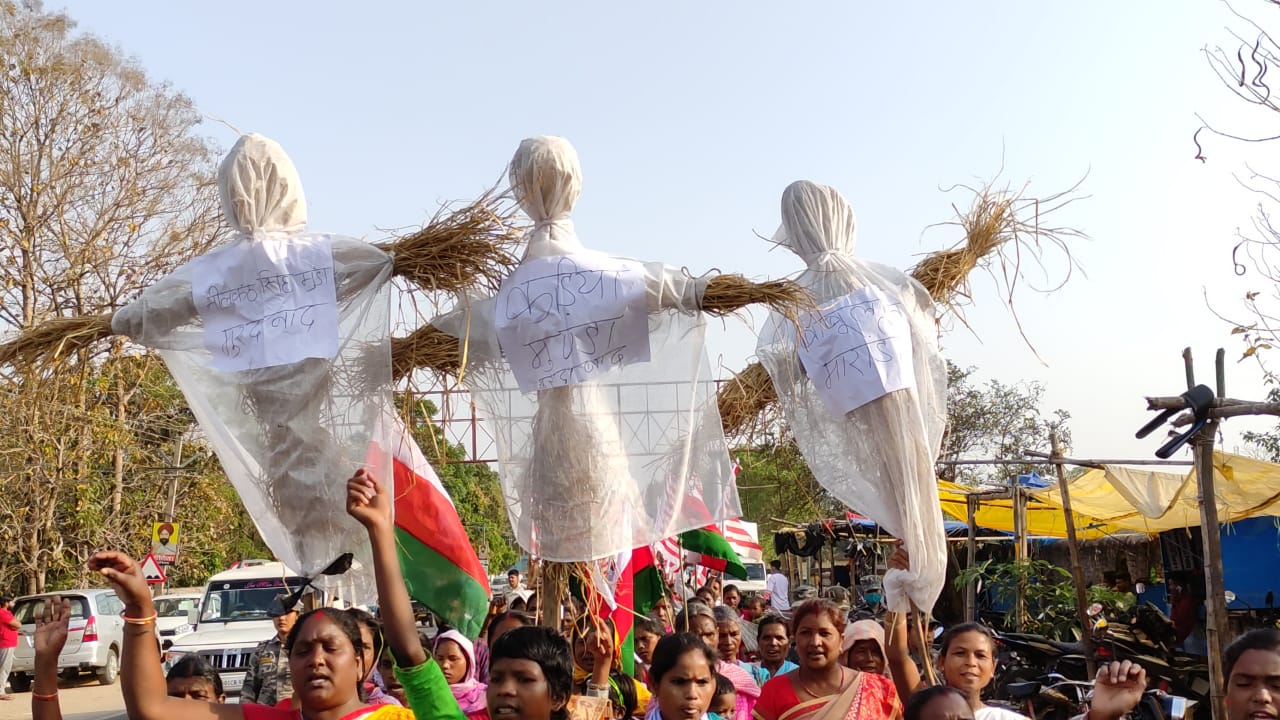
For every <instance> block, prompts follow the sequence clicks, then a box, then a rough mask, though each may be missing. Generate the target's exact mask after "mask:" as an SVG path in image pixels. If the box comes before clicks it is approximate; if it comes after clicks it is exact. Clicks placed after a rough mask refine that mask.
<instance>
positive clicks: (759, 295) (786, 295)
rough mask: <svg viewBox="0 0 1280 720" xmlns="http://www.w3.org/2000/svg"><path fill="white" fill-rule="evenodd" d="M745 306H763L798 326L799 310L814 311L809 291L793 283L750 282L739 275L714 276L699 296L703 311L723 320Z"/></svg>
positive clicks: (772, 281) (783, 281) (775, 281)
mask: <svg viewBox="0 0 1280 720" xmlns="http://www.w3.org/2000/svg"><path fill="white" fill-rule="evenodd" d="M748 305H764V306H766V307H768V308H769V309H770V310H773V311H774V312H776V313H778V314H779V315H782V316H783V317H785V318H787V319H788V320H791V321H792V322H798V320H799V312H800V311H801V310H804V309H807V308H812V307H813V298H812V297H810V296H809V291H807V290H805V289H804V288H802V287H800V286H799V285H797V284H796V283H795V282H794V281H792V280H769V281H767V282H759V283H758V282H753V281H751V280H748V279H746V278H744V277H743V276H741V275H717V276H716V277H713V278H711V280H710V281H709V282H708V283H707V289H706V291H705V292H703V293H702V311H703V312H706V313H709V314H711V315H715V316H716V317H724V316H725V315H730V314H733V313H735V312H737V311H738V310H741V309H742V308H744V307H746V306H748Z"/></svg>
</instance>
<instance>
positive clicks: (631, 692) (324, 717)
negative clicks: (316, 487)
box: [32, 471, 1280, 720]
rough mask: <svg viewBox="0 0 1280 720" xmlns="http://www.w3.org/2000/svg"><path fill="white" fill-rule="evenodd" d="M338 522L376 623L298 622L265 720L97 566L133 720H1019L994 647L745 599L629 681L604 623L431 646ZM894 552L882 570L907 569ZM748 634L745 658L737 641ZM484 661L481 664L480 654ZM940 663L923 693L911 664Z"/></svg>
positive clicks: (1102, 713)
mask: <svg viewBox="0 0 1280 720" xmlns="http://www.w3.org/2000/svg"><path fill="white" fill-rule="evenodd" d="M348 512H349V513H350V514H351V515H352V516H353V517H354V518H355V519H357V520H358V521H359V522H360V523H361V524H362V525H363V526H364V527H365V528H366V529H367V531H368V534H369V539H370V542H371V545H372V548H373V553H374V569H375V574H376V580H377V590H378V600H379V611H380V618H374V617H373V616H371V615H369V614H367V613H364V612H362V611H358V610H338V609H334V608H323V607H322V608H317V609H314V610H311V611H309V612H307V613H305V614H303V615H302V616H301V617H300V618H299V619H298V621H297V622H296V623H295V625H294V627H293V629H292V630H291V632H290V633H289V636H288V639H287V641H286V649H287V653H288V662H289V664H290V677H291V682H292V685H293V695H292V698H290V699H288V700H284V701H282V702H281V703H280V704H279V705H278V706H276V707H268V706H263V705H252V704H228V703H226V702H225V697H224V694H223V690H222V686H221V681H220V679H219V676H218V673H217V672H216V671H215V670H214V669H213V668H211V667H209V665H208V664H207V663H205V662H204V661H203V660H201V659H199V658H198V657H196V656H189V657H185V658H183V659H182V660H180V661H179V662H178V663H176V664H175V665H174V666H173V667H172V668H170V670H169V672H168V675H167V677H166V675H165V673H164V671H163V669H162V666H161V662H160V653H159V652H158V650H159V648H158V646H157V644H156V635H155V632H154V623H155V619H156V612H155V607H154V606H153V605H152V602H151V594H150V592H149V591H148V588H147V584H146V581H145V579H144V578H143V576H142V573H141V570H140V568H139V567H138V564H137V563H136V562H134V561H133V560H132V559H131V558H129V557H128V556H126V555H124V554H121V553H118V552H101V553H98V554H96V555H94V556H93V557H92V558H91V559H90V561H89V563H90V567H91V568H92V569H93V570H95V571H96V572H98V573H100V574H101V575H102V576H103V577H104V578H105V579H106V581H107V582H109V583H110V584H111V585H112V586H113V587H114V588H115V590H116V593H117V594H118V596H119V598H120V599H121V600H122V601H123V602H124V604H125V622H126V631H125V639H124V648H123V653H122V663H123V665H122V674H121V681H122V688H123V693H124V700H125V705H126V708H127V711H128V714H129V717H130V718H133V719H134V720H168V719H169V718H192V719H194V720H200V719H202V718H203V719H208V720H214V719H225V720H231V719H234V720H300V719H305V720H395V719H396V718H418V719H419V720H446V719H447V720H462V718H464V717H465V718H467V719H468V720H480V719H481V718H491V719H492V720H570V718H573V720H579V719H581V720H629V719H630V718H636V719H639V720H730V718H732V720H752V719H753V718H754V719H756V720H898V719H899V718H905V719H906V720H1016V718H1017V717H1019V716H1016V714H1014V713H1012V712H1011V711H1008V710H1003V709H1000V708H995V707H988V706H986V705H985V704H984V703H983V697H982V696H983V690H984V689H985V688H986V686H987V685H988V684H989V683H990V682H991V679H992V677H993V675H994V672H995V666H996V649H997V648H996V640H995V638H994V636H993V635H992V633H991V632H990V631H989V630H987V629H986V628H984V627H983V626H982V625H978V624H972V623H970V624H965V625H958V626H955V627H952V628H950V629H948V630H946V632H944V633H943V635H942V636H941V638H940V641H939V643H938V646H939V647H938V652H937V656H936V660H934V659H932V658H930V659H927V660H926V659H924V658H913V657H912V653H911V651H910V648H909V643H908V642H907V635H908V632H907V623H906V619H905V618H903V617H901V616H890V619H889V620H888V621H887V622H886V625H887V632H886V628H885V627H882V626H881V625H880V624H879V623H878V622H876V621H874V620H860V621H858V622H854V623H849V622H848V621H847V611H846V610H844V609H842V608H841V607H839V606H837V605H836V604H834V603H833V602H831V601H830V600H826V599H813V600H808V601H805V602H803V603H801V604H799V605H797V606H796V607H795V608H794V609H793V610H792V612H791V614H790V617H783V616H781V615H777V614H764V615H762V616H759V617H753V618H752V619H750V620H748V619H745V618H744V617H743V615H742V614H741V613H740V612H739V610H738V608H737V607H736V605H737V603H738V601H739V598H740V596H739V594H738V593H737V592H736V590H734V589H733V588H732V586H729V587H726V588H725V590H724V592H723V593H722V595H721V597H720V598H711V597H707V596H706V595H705V594H704V595H703V597H702V598H701V600H702V601H701V602H700V601H697V600H690V601H689V602H688V603H686V604H685V605H684V606H683V607H680V608H678V609H677V608H674V607H672V606H671V605H670V604H669V603H663V604H662V605H661V606H660V612H658V613H656V614H654V615H652V616H647V617H640V618H637V620H636V623H635V628H634V631H635V635H634V638H635V643H634V647H635V656H636V657H635V663H634V667H635V670H634V672H633V673H632V674H631V675H628V674H626V673H625V672H623V670H622V668H623V666H624V664H623V663H622V658H621V654H620V653H621V646H622V645H621V643H620V642H619V638H618V637H617V634H616V631H615V629H614V628H613V627H612V625H611V624H610V623H609V621H608V620H607V619H604V618H598V617H592V616H591V615H589V614H583V615H581V616H579V617H576V618H574V619H573V622H571V623H570V624H569V625H568V626H567V627H564V628H557V629H551V628H545V627H538V626H535V625H534V624H533V620H532V619H531V618H530V617H529V616H528V615H526V614H524V613H522V612H520V611H516V610H507V611H503V612H500V613H495V614H493V615H491V617H490V618H489V621H488V622H487V624H486V628H485V630H484V632H483V633H482V635H481V638H480V640H479V641H478V643H477V644H473V643H472V642H471V641H470V640H469V639H468V638H467V637H465V636H463V635H462V634H460V633H458V632H455V631H450V630H446V631H444V632H440V633H438V634H437V635H436V637H435V638H434V639H433V640H432V641H431V642H430V643H424V641H423V639H422V638H421V637H420V636H419V633H418V629H417V626H416V624H415V621H414V615H413V609H412V606H411V604H410V600H409V595H408V593H407V591H406V589H405V586H404V581H403V579H402V576H401V573H400V569H399V566H398V561H397V559H396V551H395V536H394V533H393V530H392V525H391V514H390V500H389V498H388V495H387V491H386V490H385V489H384V488H382V487H380V486H378V485H377V484H376V483H375V482H374V481H373V480H372V479H371V478H370V477H369V476H368V475H367V474H365V473H364V472H363V471H359V472H357V473H356V474H355V476H353V477H352V478H351V480H350V481H349V482H348ZM908 563H909V558H907V557H906V555H905V553H902V552H901V551H899V552H898V553H896V554H895V555H894V558H893V564H894V565H895V566H897V567H903V568H905V567H906V566H907V564H908ZM70 614H71V613H70V607H69V604H68V603H66V602H63V601H57V600H50V601H47V602H46V603H45V604H44V608H43V612H42V617H41V618H40V619H39V622H38V624H37V629H36V632H35V635H34V638H33V641H34V647H35V655H36V672H35V684H34V688H33V693H32V714H33V717H34V718H36V720H54V719H57V720H60V718H61V712H60V709H59V704H58V689H57V681H58V668H57V658H58V655H59V653H60V652H61V649H62V645H63V643H64V642H65V641H66V637H67V628H68V621H69V618H70ZM744 630H749V631H750V632H749V633H748V634H750V635H753V636H754V638H755V642H754V649H751V650H749V649H747V648H746V647H745V646H744V643H743V642H742V638H743V635H744ZM477 645H478V646H479V651H478V649H477ZM918 660H925V661H926V662H936V665H937V668H938V671H939V675H940V678H941V683H940V684H938V685H936V686H933V687H926V686H925V685H924V684H923V683H922V681H921V674H920V672H919V670H918V668H917V664H916V663H917V661H918ZM1224 665H1225V673H1226V675H1227V677H1228V679H1229V681H1228V686H1229V693H1230V694H1229V698H1228V707H1229V715H1230V720H1245V719H1246V718H1248V719H1249V720H1260V719H1261V718H1276V717H1277V716H1278V714H1280V713H1278V712H1277V710H1278V709H1280V701H1278V700H1277V697H1280V631H1276V630H1264V631H1255V632H1252V633H1250V634H1248V635H1245V636H1243V637H1242V638H1240V639H1239V640H1237V641H1236V642H1235V643H1233V644H1232V646H1231V647H1230V648H1229V649H1228V650H1227V652H1226V657H1225V658H1224ZM1145 687H1146V678H1145V674H1144V673H1143V671H1142V670H1141V668H1139V667H1137V666H1135V665H1130V664H1129V663H1116V664H1112V665H1108V666H1105V667H1104V668H1102V670H1101V671H1100V672H1099V677H1098V682H1097V683H1096V685H1095V691H1094V697H1093V702H1092V705H1091V708H1090V710H1089V715H1090V719H1089V720H1118V719H1119V718H1120V717H1122V716H1123V715H1124V714H1125V713H1126V712H1128V711H1129V710H1131V709H1132V708H1133V707H1134V706H1135V705H1136V704H1137V703H1138V701H1139V699H1140V698H1141V695H1142V692H1143V690H1145Z"/></svg>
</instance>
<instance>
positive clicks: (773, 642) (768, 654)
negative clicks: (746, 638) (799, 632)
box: [756, 615, 800, 682]
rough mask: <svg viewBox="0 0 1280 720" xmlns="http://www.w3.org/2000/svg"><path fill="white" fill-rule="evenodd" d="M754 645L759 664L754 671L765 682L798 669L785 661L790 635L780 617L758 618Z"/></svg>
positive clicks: (784, 621)
mask: <svg viewBox="0 0 1280 720" xmlns="http://www.w3.org/2000/svg"><path fill="white" fill-rule="evenodd" d="M756 643H757V645H758V646H759V648H760V649H759V653H760V662H758V663H756V671H757V672H759V673H760V674H761V675H762V676H763V677H764V679H765V681H766V682H767V681H768V680H769V679H771V678H774V677H777V676H778V675H782V674H784V673H789V672H791V671H792V670H795V669H796V668H798V667H800V666H799V665H796V664H795V663H793V662H791V661H790V660H788V659H787V653H788V652H789V651H790V650H791V635H790V632H789V630H788V629H787V621H786V620H784V619H783V617H782V616H781V615H765V616H764V617H762V618H760V622H758V623H756Z"/></svg>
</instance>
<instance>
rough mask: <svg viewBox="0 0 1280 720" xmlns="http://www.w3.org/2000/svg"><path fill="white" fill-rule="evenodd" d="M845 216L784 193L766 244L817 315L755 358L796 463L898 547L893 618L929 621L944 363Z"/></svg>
mask: <svg viewBox="0 0 1280 720" xmlns="http://www.w3.org/2000/svg"><path fill="white" fill-rule="evenodd" d="M854 226H855V221H854V215H853V210H852V208H850V207H849V204H848V202H846V201H845V199H844V198H843V197H841V196H840V194H839V193H838V192H836V191H835V190H834V189H832V188H829V187H826V186H822V185H817V184H815V183H811V182H806V181H800V182H796V183H792V184H791V185H790V186H788V187H787V189H786V190H785V191H784V193H783V195H782V226H781V228H779V230H778V232H777V234H776V235H775V236H774V238H773V240H774V242H775V243H777V244H779V245H781V246H782V247H785V248H787V249H789V250H791V251H793V252H795V253H796V254H797V255H799V256H800V257H801V258H802V259H803V260H804V261H805V263H806V265H807V268H806V270H805V271H804V272H803V273H802V274H801V275H800V277H799V279H798V282H799V283H800V284H801V285H802V286H804V287H805V288H806V289H808V290H809V291H810V293H812V295H813V297H814V300H815V302H817V303H818V305H819V312H818V313H816V314H809V315H807V316H806V317H804V318H803V319H802V327H803V328H804V334H803V336H799V337H798V333H797V330H796V328H795V327H794V326H793V325H792V324H790V323H789V322H787V321H786V320H785V319H783V318H781V317H778V316H777V315H776V314H775V315H771V316H770V319H769V321H768V323H767V324H766V326H765V328H764V330H763V332H761V334H760V337H759V341H758V345H757V348H756V351H757V354H758V355H759V357H760V361H761V363H762V364H763V365H764V366H765V369H767V370H768V372H769V376H770V378H771V379H772V381H773V385H774V388H775V390H776V391H777V394H778V400H779V403H780V406H781V407H782V410H783V413H784V414H785V417H786V419H787V423H788V424H789V426H790V428H791V431H792V433H793V434H794V435H795V438H796V442H797V444H798V445H799V448H800V452H801V454H802V455H803V456H804V458H805V461H806V462H807V463H808V465H809V468H810V470H811V471H812V472H813V474H814V477H815V478H816V479H817V480H818V482H819V483H820V484H821V485H822V486H823V487H824V488H826V489H827V490H829V491H830V492H831V493H832V494H833V495H835V497H836V498H838V499H839V500H840V501H841V502H843V503H845V504H847V505H848V506H849V507H851V508H853V509H855V510H857V511H858V512H860V513H862V514H863V515H865V516H867V517H869V518H871V519H872V520H874V521H875V522H876V523H877V524H879V525H880V526H881V527H882V528H884V529H885V530H886V531H887V532H888V533H889V534H891V535H893V536H894V537H896V538H899V539H901V540H902V541H903V543H904V545H905V547H906V549H907V551H908V552H909V553H910V555H911V570H910V571H909V572H903V571H901V570H890V571H889V572H888V573H887V574H886V575H885V578H884V588H885V596H886V603H887V605H888V607H889V609H890V610H894V611H897V612H902V611H905V610H906V609H908V608H909V607H910V605H911V604H912V603H914V604H915V605H916V607H918V608H920V609H922V610H925V611H928V610H929V609H931V608H932V607H933V604H934V602H936V600H937V598H938V595H939V593H940V592H941V590H942V585H943V582H944V581H945V578H946V562H947V554H946V535H945V532H944V529H943V525H942V510H941V507H940V506H939V504H938V488H937V479H936V477H935V476H934V461H935V460H936V459H937V456H938V451H939V449H940V447H941V443H942V434H943V430H944V429H945V427H946V378H947V374H946V363H945V361H944V360H943V358H942V355H941V353H940V351H939V349H938V341H937V329H936V323H935V319H934V317H935V316H934V308H933V301H932V300H931V299H930V298H929V295H928V293H926V292H925V290H924V288H923V287H921V286H920V284H919V283H917V282H916V281H915V280H913V279H911V278H910V277H908V276H907V275H905V274H904V273H902V272H900V271H898V270H895V269H893V268H890V267H887V266H884V265H879V264H876V263H870V262H866V261H864V260H861V259H859V258H857V257H855V256H854V254H853V250H854V239H855V230H854Z"/></svg>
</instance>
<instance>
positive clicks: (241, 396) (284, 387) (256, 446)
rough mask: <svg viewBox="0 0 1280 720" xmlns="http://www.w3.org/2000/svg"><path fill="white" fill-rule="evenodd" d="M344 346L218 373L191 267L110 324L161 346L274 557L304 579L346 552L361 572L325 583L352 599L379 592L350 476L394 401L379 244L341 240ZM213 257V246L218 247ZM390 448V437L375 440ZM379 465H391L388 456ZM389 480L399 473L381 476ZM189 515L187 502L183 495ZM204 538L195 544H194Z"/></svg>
mask: <svg viewBox="0 0 1280 720" xmlns="http://www.w3.org/2000/svg"><path fill="white" fill-rule="evenodd" d="M331 238H332V247H333V260H334V278H335V283H336V291H337V298H338V312H339V317H338V320H339V337H340V341H339V343H340V344H339V350H338V355H337V356H336V357H334V358H333V359H331V360H321V359H308V360H303V361H301V362H297V363H291V364H288V365H281V366H277V367H270V368H264V369H260V370H249V371H243V372H221V371H218V370H215V369H213V368H212V366H211V364H210V363H211V356H210V354H209V352H208V350H206V349H205V347H204V343H203V339H202V336H201V325H200V321H199V318H198V316H197V313H196V310H195V306H194V304H193V302H192V298H191V282H192V280H193V278H192V277H191V266H190V265H185V266H183V267H181V268H179V269H178V270H176V271H174V273H173V274H172V275H170V276H168V277H166V278H164V279H163V280H161V281H160V282H158V283H157V284H155V285H153V286H152V287H150V288H148V289H147V290H146V291H145V292H143V294H142V295H141V296H139V298H138V299H137V300H135V301H134V302H132V303H130V304H129V305H127V306H126V307H124V308H123V309H121V310H120V311H119V312H117V313H116V315H115V317H114V318H113V320H112V329H113V330H114V331H115V332H116V333H117V334H121V335H126V336H128V337H129V338H131V339H132V340H134V341H135V342H137V343H139V344H141V345H144V346H147V347H151V348H156V349H158V350H159V351H160V355H161V357H163V358H164V361H165V363H166V364H167V365H168V367H169V371H170V373H172V375H173V377H174V379H175V380H176V381H177V383H178V386H179V387H180V388H181V389H182V392H183V394H184V395H185V396H186V399H187V403H188V405H189V406H190V407H191V410H192V412H193V413H194V414H195V417H196V420H197V421H198V422H199V424H200V429H201V430H202V431H203V433H204V437H205V439H206V440H207V441H208V442H209V443H210V445H212V446H213V449H214V452H216V453H217V455H218V460H219V461H220V462H221V463H222V467H223V470H224V471H226V473H227V477H228V478H229V479H230V480H231V483H232V484H233V485H234V486H235V488H236V490H237V491H238V492H239V494H240V498H241V500H242V501H243V502H244V506H245V510H247V511H248V513H249V516H250V517H251V518H253V521H254V523H255V525H256V526H257V528H258V532H259V533H260V534H261V535H262V539H263V540H264V541H265V542H266V543H267V546H268V547H269V548H270V549H271V551H272V552H273V553H275V555H276V557H277V558H278V559H279V560H280V561H282V562H283V563H284V564H285V565H286V566H287V567H289V568H290V569H291V570H293V571H295V572H299V573H302V574H304V575H312V574H314V573H317V572H318V571H320V570H321V569H323V568H324V567H325V566H326V565H328V564H329V563H330V562H332V561H333V560H334V559H335V558H337V557H338V556H339V555H341V554H342V553H345V552H350V553H353V554H354V555H355V559H356V561H357V563H358V565H357V566H356V567H355V568H353V569H352V570H351V571H350V572H349V573H347V574H346V575H344V576H341V577H335V578H321V579H320V580H319V581H317V584H318V585H320V586H321V587H329V588H336V589H340V590H339V591H340V592H341V593H344V594H343V596H342V599H343V600H346V601H350V602H356V603H367V602H369V601H371V600H372V599H373V597H374V596H375V594H376V592H375V588H374V585H373V577H372V571H373V568H372V565H371V563H370V555H369V543H368V539H367V536H366V533H365V531H364V529H363V528H362V527H360V525H359V524H358V523H356V522H355V520H353V519H352V518H351V517H350V516H348V515H347V514H346V481H347V479H348V478H349V477H350V476H351V475H352V473H353V472H354V471H355V470H356V469H357V468H359V467H362V466H364V465H365V464H366V463H368V462H369V461H370V460H371V459H372V458H371V457H370V453H371V452H383V453H384V454H385V451H383V450H380V449H378V450H375V449H373V444H372V442H371V441H373V440H374V439H375V438H373V437H371V434H372V433H373V432H375V428H388V429H387V430H378V432H389V431H390V429H389V426H388V424H387V423H380V422H379V420H380V419H381V418H383V417H385V416H386V414H387V413H390V412H394V408H393V405H392V398H391V350H390V340H389V328H390V317H389V316H390V302H389V295H388V287H389V286H388V283H387V280H388V279H389V278H390V276H391V258H390V256H388V255H387V254H386V253H384V252H382V251H381V250H378V249H377V248H375V247H373V246H372V245H369V244H366V243H364V242H361V241H359V240H355V239H351V238H342V237H333V236H331ZM215 252H216V251H215ZM378 440H379V443H378V446H379V447H380V448H390V447H393V444H392V442H391V438H380V439H378ZM380 460H381V461H380V462H377V463H376V464H377V466H378V467H381V468H390V467H391V462H390V459H389V458H388V457H383V458H381V459H380ZM380 480H381V481H383V482H386V483H390V482H391V478H390V477H389V476H388V477H384V478H380ZM179 512H181V498H179ZM197 542H198V540H197Z"/></svg>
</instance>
